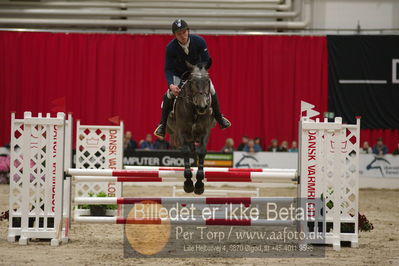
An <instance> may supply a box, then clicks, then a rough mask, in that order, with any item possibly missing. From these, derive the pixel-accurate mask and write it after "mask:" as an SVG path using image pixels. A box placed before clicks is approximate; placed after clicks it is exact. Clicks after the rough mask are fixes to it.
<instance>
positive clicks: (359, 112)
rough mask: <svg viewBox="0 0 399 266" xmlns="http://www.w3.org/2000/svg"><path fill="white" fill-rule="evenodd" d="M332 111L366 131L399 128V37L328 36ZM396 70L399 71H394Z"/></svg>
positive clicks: (329, 103)
mask: <svg viewBox="0 0 399 266" xmlns="http://www.w3.org/2000/svg"><path fill="white" fill-rule="evenodd" d="M327 44H328V59H329V70H328V71H329V95H328V106H329V111H330V112H334V113H335V115H336V116H341V117H343V119H344V121H345V122H348V123H355V116H362V120H361V121H362V122H361V123H362V128H368V129H377V128H380V129H399V81H398V80H399V36H394V35H383V36H381V35H379V36H371V35H368V36H364V35H363V36H362V35H351V36H342V35H341V36H335V35H332V36H327ZM395 67H396V71H394V69H395Z"/></svg>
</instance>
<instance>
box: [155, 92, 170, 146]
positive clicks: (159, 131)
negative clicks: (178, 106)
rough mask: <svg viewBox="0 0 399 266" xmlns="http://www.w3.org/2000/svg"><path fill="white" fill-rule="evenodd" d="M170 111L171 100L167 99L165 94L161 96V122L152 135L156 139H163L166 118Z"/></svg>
mask: <svg viewBox="0 0 399 266" xmlns="http://www.w3.org/2000/svg"><path fill="white" fill-rule="evenodd" d="M171 110H172V99H169V98H168V95H167V93H165V95H164V96H163V103H162V116H161V122H159V125H158V126H157V128H156V129H155V131H154V135H155V136H157V137H162V138H163V137H165V133H166V123H167V122H168V116H169V113H170V111H171Z"/></svg>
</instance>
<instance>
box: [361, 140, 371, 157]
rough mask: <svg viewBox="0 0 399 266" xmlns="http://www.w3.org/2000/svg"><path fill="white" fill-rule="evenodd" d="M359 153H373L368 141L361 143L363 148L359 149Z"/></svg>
mask: <svg viewBox="0 0 399 266" xmlns="http://www.w3.org/2000/svg"><path fill="white" fill-rule="evenodd" d="M360 153H363V154H372V153H373V149H372V148H371V147H370V145H369V142H368V141H365V142H363V146H362V147H361V148H360Z"/></svg>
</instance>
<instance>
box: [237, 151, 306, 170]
mask: <svg viewBox="0 0 399 266" xmlns="http://www.w3.org/2000/svg"><path fill="white" fill-rule="evenodd" d="M233 167H235V168H281V169H284V168H286V169H296V168H298V153H297V152H257V153H249V152H239V151H237V152H234V164H233Z"/></svg>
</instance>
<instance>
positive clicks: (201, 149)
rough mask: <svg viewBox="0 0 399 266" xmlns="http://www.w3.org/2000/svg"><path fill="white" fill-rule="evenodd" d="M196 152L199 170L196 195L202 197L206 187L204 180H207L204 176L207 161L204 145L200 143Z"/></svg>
mask: <svg viewBox="0 0 399 266" xmlns="http://www.w3.org/2000/svg"><path fill="white" fill-rule="evenodd" d="M196 152H197V155H198V170H197V176H196V178H197V182H195V189H194V193H195V194H198V195H201V194H202V193H204V190H205V186H204V183H203V182H202V180H204V178H205V174H204V160H205V155H206V147H205V145H204V144H203V143H200V145H199V146H198V147H197V148H196Z"/></svg>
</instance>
